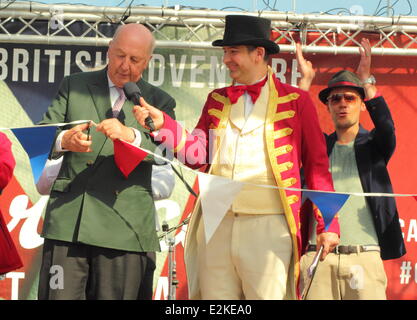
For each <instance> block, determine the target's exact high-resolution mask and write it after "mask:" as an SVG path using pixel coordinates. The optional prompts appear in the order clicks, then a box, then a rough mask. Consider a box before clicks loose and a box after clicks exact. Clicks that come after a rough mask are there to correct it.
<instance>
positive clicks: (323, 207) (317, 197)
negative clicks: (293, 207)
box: [303, 191, 349, 231]
mask: <svg viewBox="0 0 417 320" xmlns="http://www.w3.org/2000/svg"><path fill="white" fill-rule="evenodd" d="M303 194H305V196H306V197H308V198H309V199H310V200H311V201H312V202H313V203H314V204H315V205H316V206H317V208H319V210H320V212H321V215H322V217H323V220H324V230H326V231H327V229H328V228H329V226H330V225H331V223H332V221H333V218H334V216H335V215H336V213H338V212H339V210H340V208H342V207H343V205H344V204H345V202H346V201H347V199H348V198H349V195H348V194H342V193H328V192H317V191H316V192H313V191H303Z"/></svg>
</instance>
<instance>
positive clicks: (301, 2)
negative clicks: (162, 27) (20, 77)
mask: <svg viewBox="0 0 417 320" xmlns="http://www.w3.org/2000/svg"><path fill="white" fill-rule="evenodd" d="M20 1H21V0H20ZM2 2H6V1H0V5H1V3H2ZM35 2H41V3H48V4H54V3H56V4H58V3H71V4H89V5H97V6H112V7H114V6H120V7H126V6H128V5H129V4H130V3H132V5H147V6H153V7H161V6H165V7H173V6H175V5H181V6H187V7H194V8H209V9H216V10H227V11H252V12H253V11H259V10H271V9H275V10H277V11H291V12H296V13H299V14H303V13H313V12H327V13H331V14H349V13H352V14H355V15H362V14H363V15H379V16H387V15H413V16H417V2H416V1H415V0H316V1H314V0H88V1H87V0H84V1H83V0H75V1H71V0H38V1H35ZM389 7H391V8H390V9H389V10H387V8H389Z"/></svg>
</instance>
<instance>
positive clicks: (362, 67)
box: [356, 38, 377, 99]
mask: <svg viewBox="0 0 417 320" xmlns="http://www.w3.org/2000/svg"><path fill="white" fill-rule="evenodd" d="M359 53H360V55H361V60H360V61H359V65H358V68H357V69H356V74H357V75H358V78H359V79H360V80H361V81H362V82H364V81H365V80H366V79H368V78H369V77H370V75H371V55H372V48H371V44H370V42H369V40H368V39H366V38H363V39H362V40H361V47H359ZM363 88H364V89H365V96H366V97H365V98H366V99H372V98H374V97H375V95H376V92H377V89H376V87H375V86H374V85H372V84H370V83H367V84H364V85H363Z"/></svg>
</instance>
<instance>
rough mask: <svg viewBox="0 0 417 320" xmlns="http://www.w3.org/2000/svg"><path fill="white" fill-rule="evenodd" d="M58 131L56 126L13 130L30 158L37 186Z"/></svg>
mask: <svg viewBox="0 0 417 320" xmlns="http://www.w3.org/2000/svg"><path fill="white" fill-rule="evenodd" d="M56 129H57V126H55V125H53V126H36V127H26V128H13V129H11V131H12V132H13V134H14V135H15V136H16V138H17V140H18V141H19V142H20V144H21V145H22V147H23V149H24V150H25V151H26V153H27V155H28V157H29V161H30V165H31V167H32V173H33V178H34V180H35V184H36V183H37V182H38V180H39V178H40V176H41V174H42V170H43V168H44V167H45V163H46V160H47V159H48V156H49V153H50V151H51V148H52V144H53V142H54V140H55V134H56Z"/></svg>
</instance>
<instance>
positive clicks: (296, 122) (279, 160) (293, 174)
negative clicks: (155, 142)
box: [160, 71, 339, 298]
mask: <svg viewBox="0 0 417 320" xmlns="http://www.w3.org/2000/svg"><path fill="white" fill-rule="evenodd" d="M266 85H269V87H270V88H269V89H270V90H269V91H270V95H269V102H268V111H267V116H266V120H265V121H266V122H265V141H266V147H267V152H268V157H269V161H270V164H271V166H272V169H273V172H274V176H275V181H276V185H277V186H278V187H280V189H277V196H279V197H280V198H281V201H282V204H283V207H284V210H285V217H286V221H287V224H288V228H289V231H290V233H291V236H292V243H293V269H292V270H290V271H291V272H290V274H291V275H292V276H293V279H290V280H294V281H291V284H292V285H291V288H289V289H290V290H291V295H290V296H291V297H294V296H295V292H297V296H299V292H298V289H297V284H298V279H299V261H300V256H301V251H302V248H301V243H302V239H301V232H300V229H301V222H300V207H301V192H300V191H294V190H287V189H283V188H298V189H300V188H301V187H302V186H301V181H300V168H301V167H303V171H304V176H305V180H306V184H307V188H308V189H314V190H324V191H334V189H333V182H332V178H331V174H330V172H329V160H328V157H327V152H326V144H325V140H324V136H323V133H322V131H321V128H320V125H319V120H318V116H317V111H316V109H315V106H314V104H313V102H312V100H311V98H310V96H309V95H308V93H307V92H305V91H303V90H300V89H297V88H295V87H292V86H289V85H287V84H283V83H281V82H280V81H279V80H278V79H277V78H276V77H275V75H274V74H273V73H272V72H271V71H270V72H269V80H268V82H267V83H266ZM232 107H233V106H232V105H231V103H230V100H229V98H228V97H227V93H226V88H221V89H216V90H214V91H212V92H211V93H210V94H209V95H208V98H207V101H206V103H205V105H204V108H203V110H202V113H201V116H200V119H199V121H198V124H197V126H196V128H195V129H194V130H193V132H192V133H191V134H189V133H188V132H187V131H186V130H185V129H183V128H182V127H181V126H180V125H179V124H178V123H177V122H176V121H174V120H173V119H171V118H170V117H169V116H167V115H164V117H165V121H164V127H163V128H162V129H161V131H160V134H161V137H160V139H162V141H164V143H165V146H167V147H168V148H171V149H172V150H173V151H174V153H175V155H176V157H177V158H178V159H180V160H181V161H182V162H184V163H185V164H186V165H188V166H190V167H192V168H198V167H201V166H202V165H205V164H210V160H211V158H212V156H214V155H215V152H216V149H217V146H218V145H219V143H218V141H217V142H216V140H218V139H220V140H221V131H222V129H224V128H226V125H227V122H228V121H229V113H230V110H231V108H232ZM223 131H224V130H223ZM248 156H250V155H248ZM315 213H316V214H315V215H316V219H317V221H318V227H317V232H318V233H321V232H323V231H324V222H323V219H322V217H321V215H320V212H319V211H318V210H317V208H316V210H315ZM196 215H197V214H193V217H192V219H191V222H190V226H189V232H188V233H189V234H190V236H188V237H187V241H186V252H185V258H186V264H187V246H192V245H191V243H190V242H191V241H192V233H193V231H192V228H193V225H194V223H193V221H192V220H195V219H196V217H195V216H196ZM197 216H198V215H197ZM195 225H196V224H195ZM328 231H329V232H335V233H337V234H339V225H338V222H337V218H336V219H334V220H333V223H332V224H331V226H330V227H329V229H328ZM188 256H190V257H191V256H192V254H191V253H190V254H188ZM188 269H189V264H188V265H187V275H188V281H189V288H190V298H193V297H198V294H194V293H193V290H198V289H196V288H198V286H197V287H196V286H194V285H193V284H192V283H191V284H190V282H192V281H193V279H195V280H196V281H198V280H197V279H196V277H195V276H194V275H193V274H191V272H189V270H188ZM190 285H191V286H190Z"/></svg>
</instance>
